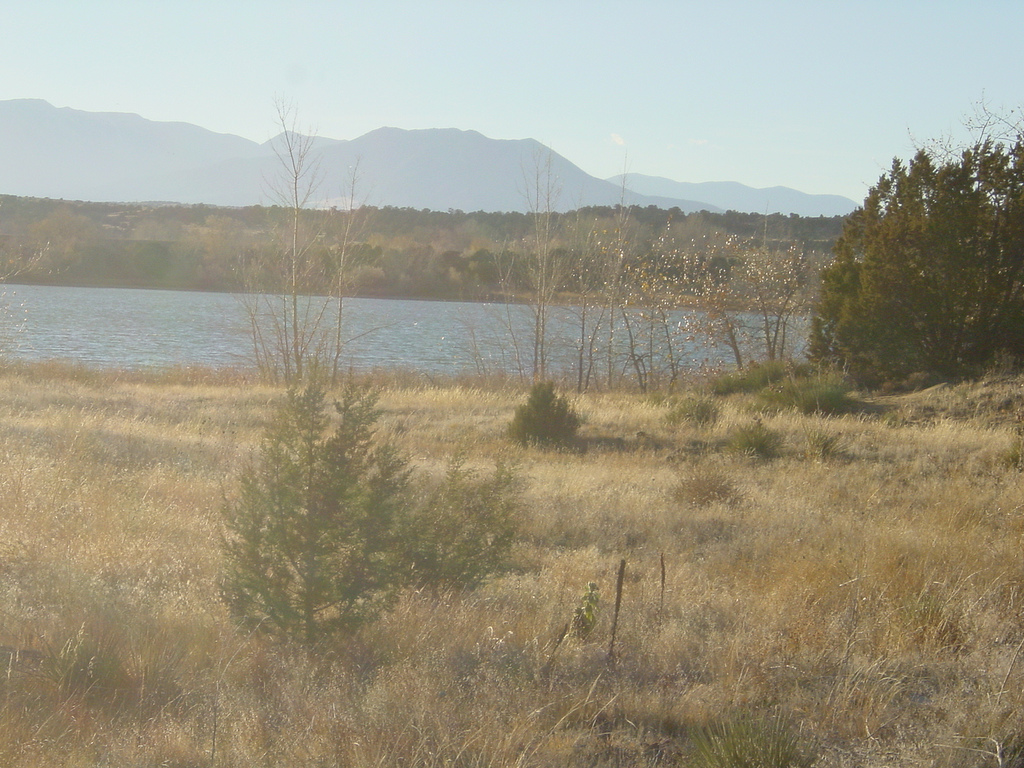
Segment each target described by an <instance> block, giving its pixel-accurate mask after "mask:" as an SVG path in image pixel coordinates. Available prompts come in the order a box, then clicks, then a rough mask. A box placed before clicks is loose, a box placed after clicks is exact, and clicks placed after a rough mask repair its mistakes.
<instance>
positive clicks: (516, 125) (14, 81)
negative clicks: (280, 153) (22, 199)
mask: <svg viewBox="0 0 1024 768" xmlns="http://www.w3.org/2000/svg"><path fill="white" fill-rule="evenodd" d="M4 6H5V7H3V9H2V12H0V24H2V25H3V29H4V40H3V43H2V45H0V66H2V70H0V71H2V72H4V73H5V75H4V77H3V78H0V99H13V98H39V99H45V100H46V101H49V102H50V103H52V104H54V105H56V106H61V107H73V108H76V109H83V110H89V111H112V112H134V113H137V114H140V115H142V116H143V117H146V118H149V119H152V120H178V121H184V122H189V123H195V124H197V125H201V126H203V127H205V128H209V129H211V130H214V131H219V132H222V133H234V134H238V135H241V136H245V137H247V138H250V139H254V140H257V141H265V140H266V139H268V138H270V137H271V136H272V135H273V134H274V133H275V132H276V130H275V125H274V114H275V112H274V100H275V98H276V97H283V98H286V99H289V100H291V101H292V102H293V103H294V104H295V105H296V106H297V109H298V111H299V114H300V122H301V123H302V124H303V125H307V126H311V127H313V128H315V130H316V131H317V132H318V133H319V134H320V135H322V136H327V137H330V138H336V139H352V138H355V137H357V136H359V135H361V134H363V133H366V132H367V131H370V130H373V129H374V128H378V127H381V126H385V125H387V126H397V127H400V128H435V127H445V128H447V127H455V128H462V129H473V130H477V131H480V132H481V133H483V134H485V135H487V136H490V137H492V138H501V139H519V138H527V137H529V138H534V139H537V140H539V141H541V142H543V143H544V144H547V145H548V146H550V147H551V148H552V149H553V150H554V151H556V152H558V153H559V154H561V155H564V156H565V157H566V158H568V159H569V160H571V161H572V162H574V163H576V164H577V165H578V166H580V167H581V168H582V169H583V170H585V171H587V172H588V173H591V174H593V175H595V176H599V177H602V178H604V177H608V176H612V175H614V174H617V173H621V172H622V171H623V169H626V170H627V171H629V172H633V173H644V174H650V175H656V176H666V177H669V178H672V179H676V180H678V181H691V182H701V181H723V180H729V181H739V182H742V183H744V184H749V185H751V186H755V187H765V186H773V185H777V184H778V185H783V186H788V187H793V188H796V189H799V190H801V191H804V192H810V193H830V194H841V195H846V196H847V197H850V198H853V199H854V200H856V201H858V202H859V201H860V200H862V199H863V197H864V194H865V193H866V191H867V188H868V187H869V186H870V185H872V184H873V183H874V182H875V181H877V179H878V177H879V175H880V174H881V173H883V172H884V171H885V170H886V169H887V168H888V166H889V165H890V163H891V160H892V158H893V157H894V156H900V157H907V156H909V155H910V154H912V152H913V148H914V142H915V140H917V141H919V142H923V141H925V140H928V139H932V138H936V137H940V136H943V135H948V134H950V133H951V132H956V131H957V130H958V129H959V126H960V124H961V122H962V119H963V117H964V116H965V115H966V114H967V113H969V112H970V111H971V110H972V108H973V106H974V105H975V104H976V103H977V102H979V101H980V100H982V99H983V98H984V99H985V100H986V101H987V102H989V103H990V104H991V105H992V106H993V107H996V108H1005V109H1009V108H1013V107H1019V106H1021V105H1022V104H1024V46H1022V45H1021V42H1020V36H1021V30H1024V3H1022V2H1020V0H974V1H973V2H972V1H970V0H963V1H962V2H953V1H952V0H928V1H925V0H921V1H917V0H909V1H903V0H877V1H875V0H866V1H864V2H829V0H813V1H808V2H795V1H794V2H787V0H777V1H776V2H760V1H756V0H748V1H747V2H729V1H728V0H722V1H721V2H716V1H715V0H702V1H701V2H690V1H689V0H676V1H675V2H670V1H669V0H631V1H630V2H628V3H627V2H616V3H612V2H605V1H604V0H579V1H577V2H569V1H568V0H546V2H534V1H533V0H519V1H518V2H488V0H475V1H465V2H464V1H462V0H446V1H442V0H421V1H420V2H399V1H398V0H376V1H372V2H371V1H367V2H359V3H356V2H346V1H345V0H334V1H333V2H316V1H314V0H278V1H277V2H264V1H263V0H248V1H246V2H242V1H241V0H239V1H238V2H217V0H206V1H205V2H193V1H192V0H176V1H175V2H156V1H155V0H154V1H153V2H150V1H149V0H136V1H135V2H105V1H104V0H93V1H92V2H81V0H74V1H72V0H67V1H65V2H56V1H54V0H34V2H31V3H28V2H26V3H5V4H4ZM6 151H12V148H7V149H6ZM0 191H2V190H0Z"/></svg>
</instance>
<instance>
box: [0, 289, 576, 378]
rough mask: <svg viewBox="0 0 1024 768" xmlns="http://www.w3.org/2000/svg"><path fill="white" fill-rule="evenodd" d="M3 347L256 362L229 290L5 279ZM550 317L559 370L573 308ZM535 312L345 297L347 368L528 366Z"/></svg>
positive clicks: (568, 352) (48, 353)
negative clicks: (27, 283) (39, 283)
mask: <svg viewBox="0 0 1024 768" xmlns="http://www.w3.org/2000/svg"><path fill="white" fill-rule="evenodd" d="M0 290H2V296H0V313H2V314H0V334H2V336H0V343H2V351H3V353H4V354H7V355H9V356H11V357H14V358H16V359H23V360H33V361H38V360H54V359H59V360H68V361H73V362H77V363H81V364H84V365H88V366H93V367H118V368H128V369H138V368H158V367H167V366H175V365H201V366H211V367H220V366H244V365H248V364H250V363H251V361H252V354H251V340H250V336H249V324H248V320H247V318H246V314H245V309H244V306H243V303H242V300H241V299H240V297H238V296H236V295H234V294H225V293H195V292H186V291H155V290H133V289H125V288H66V287H59V288H57V287H46V286H19V285H5V286H0ZM559 312H561V315H562V317H556V318H555V319H554V320H553V321H552V323H551V324H550V329H551V331H550V335H549V338H550V339H551V341H550V348H551V350H552V355H553V362H552V365H551V368H552V370H553V371H556V370H568V369H569V368H571V365H572V360H573V359H574V351H573V350H574V348H575V344H574V333H575V330H576V327H575V326H576V324H575V321H574V320H573V319H572V310H569V309H565V310H559ZM529 316H530V310H529V308H527V307H521V306H506V305H503V304H502V305H499V304H478V303H468V302H467V303H464V302H441V301H404V300H384V299H346V300H345V309H344V320H345V323H344V327H345V334H346V338H347V342H346V345H345V365H346V367H347V368H350V369H353V370H368V369H373V368H409V369H413V370H418V371H424V372H436V373H451V374H459V373H493V372H498V371H504V372H509V373H517V372H519V370H520V369H522V370H529V363H528V361H529V359H530V357H529V351H530V350H529V349H528V343H527V340H528V339H529V338H530V322H529Z"/></svg>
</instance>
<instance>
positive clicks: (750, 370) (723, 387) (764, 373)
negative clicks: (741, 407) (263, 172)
mask: <svg viewBox="0 0 1024 768" xmlns="http://www.w3.org/2000/svg"><path fill="white" fill-rule="evenodd" d="M808 370H809V368H808V366H806V365H802V366H794V365H793V364H792V363H789V362H786V361H784V360H772V361H769V362H765V363H756V364H754V365H750V366H747V367H746V368H744V369H742V370H739V371H734V372H732V373H727V374H724V375H722V376H719V377H718V378H717V379H715V380H714V381H713V382H712V383H711V391H712V392H713V393H714V394H716V395H733V394H737V393H740V392H746V393H751V392H759V391H761V390H762V389H764V388H765V387H770V386H771V385H773V384H777V383H779V382H781V381H784V380H785V379H787V378H788V377H790V376H793V375H803V374H805V373H806V372H807V371H808Z"/></svg>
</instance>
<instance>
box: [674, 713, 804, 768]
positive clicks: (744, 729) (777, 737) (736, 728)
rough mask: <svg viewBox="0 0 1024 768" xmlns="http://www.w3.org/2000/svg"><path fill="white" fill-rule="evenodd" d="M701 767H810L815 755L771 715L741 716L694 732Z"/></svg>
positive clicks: (786, 726)
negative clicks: (761, 716)
mask: <svg viewBox="0 0 1024 768" xmlns="http://www.w3.org/2000/svg"><path fill="white" fill-rule="evenodd" d="M693 744H694V746H695V747H696V750H697V765H699V766H702V767H703V768H810V766H812V765H813V764H814V761H815V760H816V759H817V756H816V755H815V754H813V752H811V751H810V750H805V749H803V747H802V746H801V744H800V740H799V738H798V737H797V735H796V734H795V733H794V732H793V729H792V728H791V727H790V726H789V725H788V724H787V723H785V722H784V721H782V720H780V719H777V718H773V719H769V720H764V721H758V720H754V719H751V718H741V719H739V720H733V721H730V722H725V723H721V724H719V725H713V726H709V727H708V728H705V729H703V730H701V731H698V732H697V733H695V734H694V735H693Z"/></svg>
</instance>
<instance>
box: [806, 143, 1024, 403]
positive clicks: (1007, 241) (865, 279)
mask: <svg viewBox="0 0 1024 768" xmlns="http://www.w3.org/2000/svg"><path fill="white" fill-rule="evenodd" d="M836 256H837V258H836V260H835V262H834V263H833V264H832V265H831V266H830V267H829V268H828V269H827V270H826V271H825V273H824V275H823V284H822V294H821V299H820V301H819V303H818V306H817V309H816V313H815V316H814V318H813V320H812V331H811V350H810V351H811V356H812V357H813V358H815V359H819V360H829V361H833V362H838V363H840V364H842V365H843V366H845V367H846V368H848V369H849V371H850V372H851V374H853V375H854V377H855V378H857V379H859V380H861V381H862V382H864V383H868V384H877V383H880V382H882V381H892V380H899V379H904V378H906V377H908V376H910V375H912V374H917V373H925V374H930V375H935V376H940V377H943V378H956V377H962V376H968V375H975V374H978V373H980V372H981V371H983V370H984V368H985V366H987V365H990V364H991V363H992V362H994V361H996V360H1000V359H1009V360H1013V361H1016V362H1017V363H1020V362H1021V361H1024V143H1022V142H1021V139H1020V138H1018V139H1017V141H1016V142H1015V143H1012V144H1010V143H1003V142H997V141H993V140H990V139H984V140H979V141H978V142H976V143H975V144H973V145H972V146H970V147H968V148H966V149H964V150H962V152H960V153H959V154H958V155H950V156H944V155H939V154H938V153H936V152H928V151H925V150H922V151H920V152H918V153H917V155H916V156H915V157H914V159H913V160H912V161H911V162H910V163H909V164H907V165H904V164H903V163H901V162H900V161H898V160H897V161H895V162H894V163H893V166H892V169H891V170H890V171H889V173H888V174H886V175H885V176H883V177H882V178H881V179H880V180H879V182H878V184H877V185H876V186H875V187H874V188H872V189H871V190H870V192H869V193H868V196H867V198H866V200H865V202H864V206H863V207H862V208H860V209H858V210H857V211H856V212H854V213H853V214H852V215H851V216H850V218H849V219H848V220H847V223H846V226H845V228H844V230H843V234H842V235H841V237H840V239H839V241H838V242H837V244H836Z"/></svg>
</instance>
